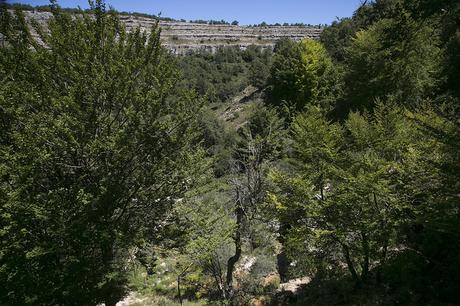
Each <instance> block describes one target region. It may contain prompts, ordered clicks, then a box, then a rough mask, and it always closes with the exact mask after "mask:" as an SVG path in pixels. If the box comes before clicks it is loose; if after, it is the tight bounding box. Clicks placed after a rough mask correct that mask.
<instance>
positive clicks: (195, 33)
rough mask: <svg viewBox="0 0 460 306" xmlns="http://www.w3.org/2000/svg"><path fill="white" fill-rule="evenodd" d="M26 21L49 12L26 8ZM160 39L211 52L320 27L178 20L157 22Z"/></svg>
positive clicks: (138, 22)
mask: <svg viewBox="0 0 460 306" xmlns="http://www.w3.org/2000/svg"><path fill="white" fill-rule="evenodd" d="M25 13H26V18H27V19H28V20H31V19H34V20H36V21H38V22H39V23H40V24H42V25H44V24H46V21H47V20H48V19H49V18H50V16H51V13H49V12H39V11H26V12H25ZM120 19H121V21H122V22H123V23H124V24H125V25H126V28H127V30H128V31H133V30H134V29H136V28H137V27H140V28H141V30H143V31H145V30H148V29H150V28H151V27H152V25H153V24H154V23H155V22H156V20H155V19H154V18H148V17H140V16H132V15H120ZM160 26H161V28H162V33H161V38H162V41H163V44H164V46H166V47H167V48H168V49H170V50H172V51H173V52H174V53H176V54H184V53H186V52H187V50H196V49H206V50H208V51H214V50H215V49H216V48H218V47H220V46H239V47H240V48H241V49H245V48H246V47H247V46H249V45H259V46H262V47H272V46H274V45H275V43H276V41H277V40H279V39H281V38H289V39H292V40H295V41H298V40H301V39H303V38H313V39H319V36H320V34H321V32H322V29H318V28H313V27H302V26H266V27H248V26H234V25H225V24H223V25H220V24H219V25H214V24H198V23H191V22H179V21H160Z"/></svg>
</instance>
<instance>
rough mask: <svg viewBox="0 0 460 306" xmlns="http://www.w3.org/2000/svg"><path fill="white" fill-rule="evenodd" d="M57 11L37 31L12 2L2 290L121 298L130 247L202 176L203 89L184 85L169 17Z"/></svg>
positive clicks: (27, 299)
mask: <svg viewBox="0 0 460 306" xmlns="http://www.w3.org/2000/svg"><path fill="white" fill-rule="evenodd" d="M52 12H53V17H52V18H51V19H50V21H49V23H48V30H49V32H48V31H45V30H43V29H40V28H39V27H37V29H36V30H37V31H38V33H39V39H38V40H34V39H33V38H32V36H31V34H30V31H29V26H28V24H27V23H26V21H25V18H24V15H23V13H22V12H21V11H19V10H17V11H16V12H15V13H14V14H10V13H9V12H8V11H7V10H6V9H2V11H1V27H0V29H1V35H3V36H4V38H5V40H6V42H7V43H6V47H4V48H1V49H0V79H1V82H0V83H1V84H0V93H1V94H0V97H1V98H0V110H1V111H0V116H1V122H2V123H1V124H2V133H1V140H0V141H1V143H0V152H1V154H0V159H1V166H0V172H1V182H0V197H1V200H2V202H1V206H0V237H1V238H0V243H1V253H0V254H1V255H0V258H1V259H0V280H1V282H2V286H1V288H0V303H2V304H5V305H38V304H41V305H49V304H53V305H64V304H65V305H95V304H98V303H101V302H105V303H106V305H114V304H115V303H116V302H117V301H118V299H119V298H120V297H122V296H123V294H124V291H125V289H126V288H125V286H124V285H125V282H126V277H125V271H126V256H127V251H128V249H129V247H130V246H132V245H133V244H135V243H136V241H137V240H138V238H139V237H144V238H146V239H150V238H154V237H155V235H156V232H157V231H158V230H159V228H161V227H159V225H160V224H161V222H162V219H163V218H164V216H165V214H166V213H167V212H168V210H169V208H170V207H171V206H172V205H173V203H174V201H175V199H177V198H179V197H181V195H182V194H183V193H184V192H185V191H186V189H187V188H188V186H189V185H190V184H191V182H192V181H191V175H192V172H193V171H194V169H196V167H195V165H198V164H199V163H198V162H197V160H198V158H199V156H200V155H201V153H200V150H197V149H196V142H197V140H196V132H195V131H196V128H195V122H196V116H197V114H198V110H199V108H200V103H199V102H198V101H199V100H197V99H196V97H195V96H193V95H190V94H186V93H184V94H181V95H177V94H176V95H175V96H172V95H171V94H172V93H173V92H174V90H173V89H174V84H175V80H176V79H177V72H176V70H175V68H174V65H173V64H172V61H171V59H170V58H169V56H168V55H167V52H166V51H165V50H163V49H162V48H161V46H160V36H159V28H158V26H157V25H155V26H154V27H153V28H152V29H151V31H149V32H147V33H142V32H141V31H140V30H135V31H133V32H132V33H129V34H128V33H127V32H126V30H125V29H124V27H123V25H122V24H121V23H120V22H119V20H118V18H117V16H115V15H112V14H108V13H106V11H105V5H104V3H103V2H102V1H96V3H95V4H92V11H91V15H90V14H89V13H85V12H80V14H81V15H79V16H71V15H69V14H67V13H64V12H62V11H60V10H59V8H58V7H56V6H53V9H52Z"/></svg>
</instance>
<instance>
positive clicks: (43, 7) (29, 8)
mask: <svg viewBox="0 0 460 306" xmlns="http://www.w3.org/2000/svg"><path fill="white" fill-rule="evenodd" d="M6 5H7V6H8V7H10V8H11V9H15V8H18V9H21V10H24V11H38V12H51V8H52V6H51V5H37V6H32V5H29V4H22V3H11V4H10V3H6ZM61 10H63V11H66V12H69V13H78V12H80V11H82V10H83V11H90V9H81V8H61ZM110 11H113V12H117V13H119V14H121V15H131V16H136V17H144V18H157V19H159V20H161V21H174V22H190V23H196V24H210V25H234V26H237V25H239V22H238V21H237V20H234V21H232V22H228V21H225V20H223V19H221V20H203V19H197V20H189V21H187V20H186V19H174V18H170V17H162V16H159V15H154V14H147V13H138V12H126V11H117V10H115V9H113V8H110ZM248 26H249V27H274V26H275V27H280V26H283V27H289V26H291V27H307V28H318V29H320V28H323V27H326V26H327V24H324V25H323V24H318V25H314V24H310V23H307V24H306V23H287V22H285V23H283V24H281V23H274V24H268V23H266V22H265V21H264V22H261V23H259V24H253V25H248Z"/></svg>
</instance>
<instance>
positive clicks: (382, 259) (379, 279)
mask: <svg viewBox="0 0 460 306" xmlns="http://www.w3.org/2000/svg"><path fill="white" fill-rule="evenodd" d="M388 240H389V239H388V238H387V239H385V242H384V244H383V248H382V254H381V256H380V262H379V267H378V269H377V277H376V278H377V284H379V285H380V284H381V283H382V269H383V266H384V265H385V262H386V260H387V252H388Z"/></svg>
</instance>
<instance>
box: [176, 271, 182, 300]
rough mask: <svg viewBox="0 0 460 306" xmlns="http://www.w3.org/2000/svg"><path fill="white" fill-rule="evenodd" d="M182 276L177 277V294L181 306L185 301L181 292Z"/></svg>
mask: <svg viewBox="0 0 460 306" xmlns="http://www.w3.org/2000/svg"><path fill="white" fill-rule="evenodd" d="M180 278H181V275H179V276H178V277H177V296H178V297H179V303H180V306H182V305H183V303H182V294H181V292H180Z"/></svg>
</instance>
